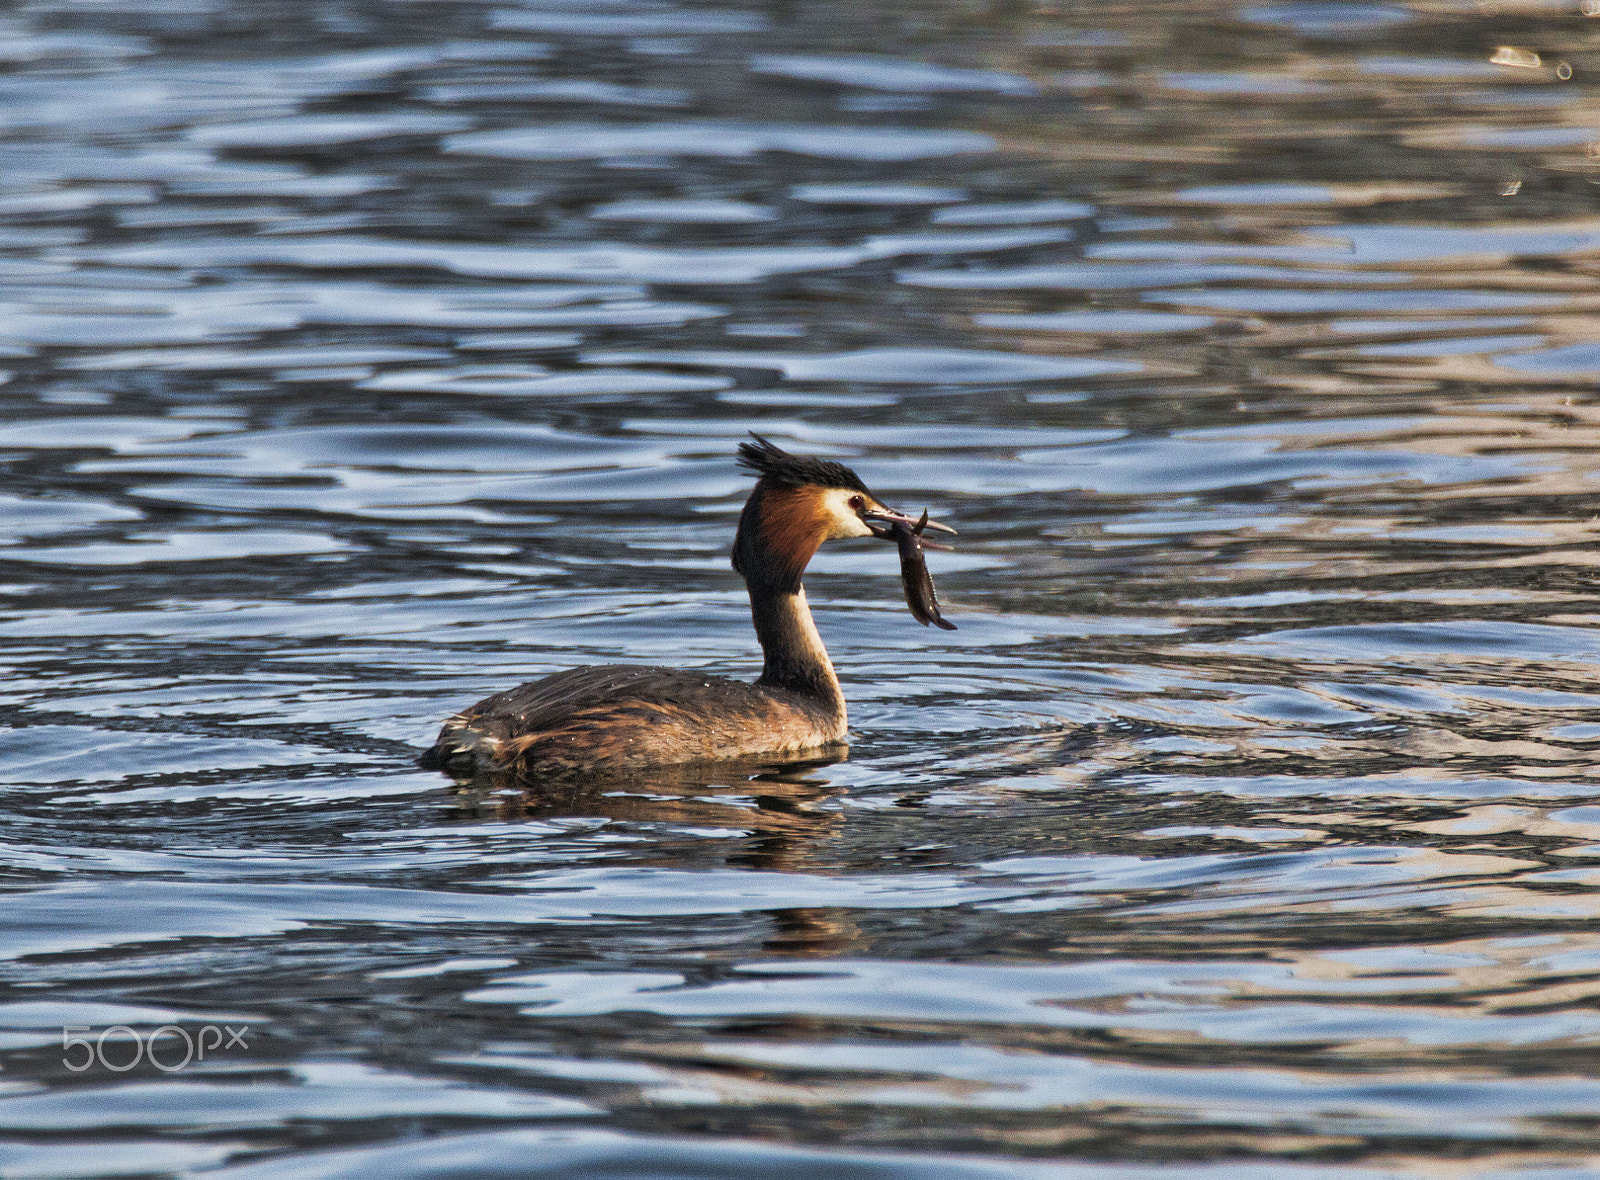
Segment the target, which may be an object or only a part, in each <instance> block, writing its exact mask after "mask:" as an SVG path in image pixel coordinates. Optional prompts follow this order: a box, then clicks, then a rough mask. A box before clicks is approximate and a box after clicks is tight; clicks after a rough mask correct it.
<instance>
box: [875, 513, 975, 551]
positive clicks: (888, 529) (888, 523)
mask: <svg viewBox="0 0 1600 1180" xmlns="http://www.w3.org/2000/svg"><path fill="white" fill-rule="evenodd" d="M861 519H862V520H863V521H864V522H865V523H866V526H867V527H868V528H869V529H871V530H872V535H873V536H875V537H879V538H881V539H883V540H885V541H892V540H894V539H895V536H894V526H895V525H897V524H903V525H906V526H908V527H909V528H910V529H911V531H912V532H913V533H915V534H916V535H917V536H918V537H921V538H922V547H923V548H924V549H949V548H950V546H948V545H943V544H940V543H939V542H938V541H930V540H928V539H927V538H926V537H923V535H922V534H923V530H924V529H937V530H938V531H939V532H941V533H949V534H951V535H952V536H954V535H955V529H953V528H951V527H950V526H949V525H947V524H940V523H939V522H938V521H937V520H929V519H928V510H927V509H926V508H924V509H923V510H922V518H921V519H920V520H919V519H917V518H915V517H911V516H907V515H906V514H905V513H903V512H896V511H894V510H893V509H891V508H885V507H883V506H882V505H881V504H880V505H879V506H878V507H876V508H868V509H867V510H866V511H864V512H863V513H862V514H861Z"/></svg>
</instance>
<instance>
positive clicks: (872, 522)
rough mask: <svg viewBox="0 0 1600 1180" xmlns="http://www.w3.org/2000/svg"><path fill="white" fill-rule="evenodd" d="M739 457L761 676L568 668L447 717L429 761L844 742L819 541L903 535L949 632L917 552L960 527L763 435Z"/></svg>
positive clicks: (918, 583) (487, 766) (571, 766)
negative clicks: (814, 575)
mask: <svg viewBox="0 0 1600 1180" xmlns="http://www.w3.org/2000/svg"><path fill="white" fill-rule="evenodd" d="M738 462H739V464H740V465H741V466H742V467H745V468H746V469H748V470H750V471H752V472H754V473H755V474H756V475H757V476H758V477H759V478H758V479H757V481H756V486H755V488H754V490H753V491H752V492H751V493H750V498H749V499H748V500H747V501H746V502H745V506H744V511H743V513H742V514H741V515H740V517H739V530H738V533H737V535H736V536H735V538H734V543H733V568H734V569H735V570H736V571H738V573H739V574H740V575H741V576H743V578H744V580H745V585H746V588H747V589H748V590H749V593H750V612H751V618H752V620H753V621H754V623H755V629H756V636H757V638H758V639H759V640H760V642H761V650H762V653H763V654H764V656H765V661H764V664H763V666H762V669H761V676H760V678H759V679H758V680H757V681H756V682H755V683H754V684H746V683H744V682H742V681H737V680H729V679H727V678H725V677H721V676H710V675H706V674H704V673H699V672H689V671H680V670H675V669H671V668H655V667H648V666H642V665H635V664H607V665H602V666H599V667H590V668H572V669H569V670H567V671H565V672H557V673H555V674H554V675H552V676H546V677H545V678H544V679H542V680H537V681H534V682H532V683H530V684H524V685H520V686H519V687H517V688H513V689H509V690H507V691H505V692H501V693H496V694H495V695H494V696H492V697H489V698H487V699H485V700H482V701H479V702H478V703H477V704H476V705H473V706H472V707H471V708H468V709H464V710H462V711H461V712H460V713H458V714H457V715H455V716H454V717H451V718H450V719H449V720H448V721H446V722H445V724H444V729H443V730H442V731H441V732H440V734H439V740H438V741H437V742H436V743H435V744H434V746H433V748H432V749H430V750H429V751H428V752H427V753H426V754H425V755H423V759H422V761H423V764H424V765H425V766H435V767H443V768H446V769H449V770H453V771H465V772H470V773H484V772H488V773H496V772H498V773H506V772H512V773H515V774H516V775H517V776H519V777H521V778H527V779H535V778H541V777H546V776H559V775H563V774H571V773H574V772H580V771H596V772H628V771H638V770H643V769H647V768H649V767H652V766H663V765H670V764H674V763H687V762H710V761H718V760H724V759H732V758H741V757H749V756H754V755H763V754H773V755H788V756H801V755H804V754H807V753H812V752H821V751H825V750H827V748H828V747H830V746H833V747H837V746H839V745H842V744H843V743H844V741H845V737H846V711H845V700H844V693H843V692H842V691H841V690H840V687H839V678H838V676H837V675H836V674H835V673H834V670H833V663H832V661H830V660H829V659H828V652H827V649H826V648H825V647H824V646H823V644H822V636H821V635H819V634H818V633H817V627H816V623H815V622H814V621H813V620H812V617H811V608H810V607H809V606H808V605H807V603H806V592H805V587H804V586H802V585H801V582H800V578H801V575H802V574H803V573H804V572H805V568H806V565H807V563H809V562H810V560H811V558H812V555H813V554H815V553H816V551H817V548H818V546H820V545H821V544H822V543H823V542H824V541H829V540H835V539H838V538H844V537H868V536H874V537H879V538H881V539H884V540H893V541H896V542H897V543H898V545H899V547H900V558H901V570H902V574H903V576H904V579H905V586H906V597H907V601H908V602H909V603H910V606H911V610H912V614H913V615H914V616H915V617H916V618H917V620H918V621H919V622H921V623H923V624H924V625H926V624H927V623H928V622H930V621H931V622H935V623H937V624H938V625H939V626H941V627H944V628H946V629H950V630H953V629H954V627H953V625H952V624H950V623H947V622H945V620H944V619H943V617H942V616H941V615H940V614H939V608H938V603H937V600H936V599H935V598H934V596H933V583H932V581H931V580H929V578H928V575H927V569H926V566H925V565H924V564H923V562H922V560H921V549H922V546H923V545H924V544H926V545H929V546H930V547H934V548H945V546H942V545H940V546H935V545H934V544H933V542H931V541H924V540H923V539H922V531H923V529H924V528H931V529H938V530H940V531H943V532H954V531H955V530H954V529H952V528H950V527H949V526H947V525H942V524H939V523H937V522H935V521H930V520H928V518H927V513H926V512H924V513H923V514H922V519H921V520H920V521H917V520H913V518H911V517H909V516H905V515H903V514H901V513H898V512H894V511H892V510H891V509H889V508H886V507H884V505H883V504H882V503H881V502H879V501H878V499H877V498H876V497H874V496H873V495H872V493H871V492H869V491H868V490H867V487H866V485H865V484H864V483H862V482H861V479H860V477H859V476H857V475H856V473H855V472H853V471H851V470H850V469H849V468H848V467H846V466H844V465H843V464H841V463H835V462H833V461H831V460H826V459H817V458H813V457H810V456H803V455H790V454H788V453H787V452H785V451H782V450H779V449H778V448H777V447H775V446H773V445H772V444H771V443H770V442H768V441H767V440H766V439H764V438H761V437H759V436H756V441H755V442H754V443H742V444H741V445H740V447H739V457H738Z"/></svg>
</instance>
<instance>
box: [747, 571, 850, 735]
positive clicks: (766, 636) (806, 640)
mask: <svg viewBox="0 0 1600 1180" xmlns="http://www.w3.org/2000/svg"><path fill="white" fill-rule="evenodd" d="M750 617H751V618H752V619H753V620H754V622H755V625H756V638H757V639H759V640H760V641H761V651H762V653H763V654H764V655H765V656H766V662H765V663H764V664H763V665H762V668H761V679H759V680H757V681H756V683H757V684H766V685H770V686H772V687H775V688H786V689H789V690H790V691H791V692H797V693H801V694H802V695H805V696H808V697H812V698H813V699H815V700H816V701H817V702H818V703H819V704H822V705H824V706H826V707H828V708H829V709H830V710H833V711H836V712H837V713H838V715H839V717H840V719H841V720H842V719H843V717H844V693H843V691H842V690H841V689H840V688H839V677H838V676H837V675H836V674H835V673H834V670H833V661H832V660H830V659H828V649H827V648H825V647H824V646H823V645H822V636H821V635H819V634H818V633H817V624H816V621H815V620H814V619H812V617H811V608H810V606H808V605H807V604H806V591H805V587H804V586H800V587H798V588H797V589H795V590H794V591H793V592H789V591H780V592H777V593H772V592H761V591H758V590H757V589H756V588H755V587H752V588H751V590H750Z"/></svg>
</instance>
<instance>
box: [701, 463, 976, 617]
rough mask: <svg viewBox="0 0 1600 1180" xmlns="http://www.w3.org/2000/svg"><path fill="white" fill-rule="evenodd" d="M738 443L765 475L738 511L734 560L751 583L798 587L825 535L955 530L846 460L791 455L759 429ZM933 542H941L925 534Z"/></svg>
mask: <svg viewBox="0 0 1600 1180" xmlns="http://www.w3.org/2000/svg"><path fill="white" fill-rule="evenodd" d="M751 437H752V438H754V439H755V440H756V441H755V442H753V443H740V444H739V459H738V462H739V466H741V467H743V468H745V469H746V470H748V471H753V472H755V473H756V474H757V475H759V476H760V477H761V478H760V479H759V480H757V481H756V486H755V490H754V491H752V492H751V493H750V499H749V500H747V501H746V502H745V506H744V512H743V513H741V514H740V517H739V533H738V535H737V536H736V537H735V538H734V541H733V568H734V569H736V570H737V571H738V572H739V573H740V574H742V575H743V576H744V579H745V581H746V582H748V583H749V584H750V586H751V588H752V589H762V590H766V591H769V592H774V593H791V594H792V593H794V592H795V591H797V590H798V589H799V588H800V575H801V574H802V573H804V572H805V568H806V565H807V563H808V562H810V560H811V558H812V555H813V554H815V553H816V551H817V547H818V546H819V545H821V544H822V542H824V541H833V540H838V539H839V538H842V537H878V538H880V539H883V540H894V539H895V533H894V526H895V525H896V524H904V525H908V526H912V527H914V528H915V529H916V530H917V532H918V533H920V532H921V531H922V530H923V529H924V528H929V529H937V530H939V531H940V532H945V533H953V532H955V529H953V528H951V527H950V526H949V525H946V524H940V523H939V522H938V521H935V520H927V519H926V514H924V517H923V520H921V521H918V520H917V518H916V517H912V516H906V515H905V514H904V513H900V512H896V511H894V510H893V509H892V508H889V507H886V506H885V505H884V504H883V502H882V501H881V500H879V499H878V498H877V497H876V496H874V495H873V494H872V493H871V492H870V491H868V490H867V485H866V484H864V483H862V482H861V477H860V476H859V475H857V474H856V473H855V472H854V471H851V470H850V469H849V468H848V467H846V466H845V465H844V464H843V463H836V462H834V461H833V460H832V459H819V458H816V457H815V456H813V455H791V454H789V453H788V452H787V451H783V450H780V449H778V448H777V447H775V446H773V445H772V444H771V443H770V442H768V441H767V440H766V439H764V438H762V437H761V436H760V435H759V434H754V433H752V435H751ZM922 544H923V545H925V546H927V547H928V548H930V549H942V548H946V546H942V545H936V544H935V543H934V542H932V541H923V542H922Z"/></svg>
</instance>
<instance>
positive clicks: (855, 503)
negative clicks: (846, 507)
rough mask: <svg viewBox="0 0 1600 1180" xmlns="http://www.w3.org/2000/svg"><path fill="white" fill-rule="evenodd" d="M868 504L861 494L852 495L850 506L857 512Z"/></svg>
mask: <svg viewBox="0 0 1600 1180" xmlns="http://www.w3.org/2000/svg"><path fill="white" fill-rule="evenodd" d="M866 506H867V502H866V501H865V500H863V499H862V498H861V497H860V496H851V497H850V507H852V508H854V509H855V510H856V511H857V512H860V511H861V510H862V509H863V508H865V507H866Z"/></svg>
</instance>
